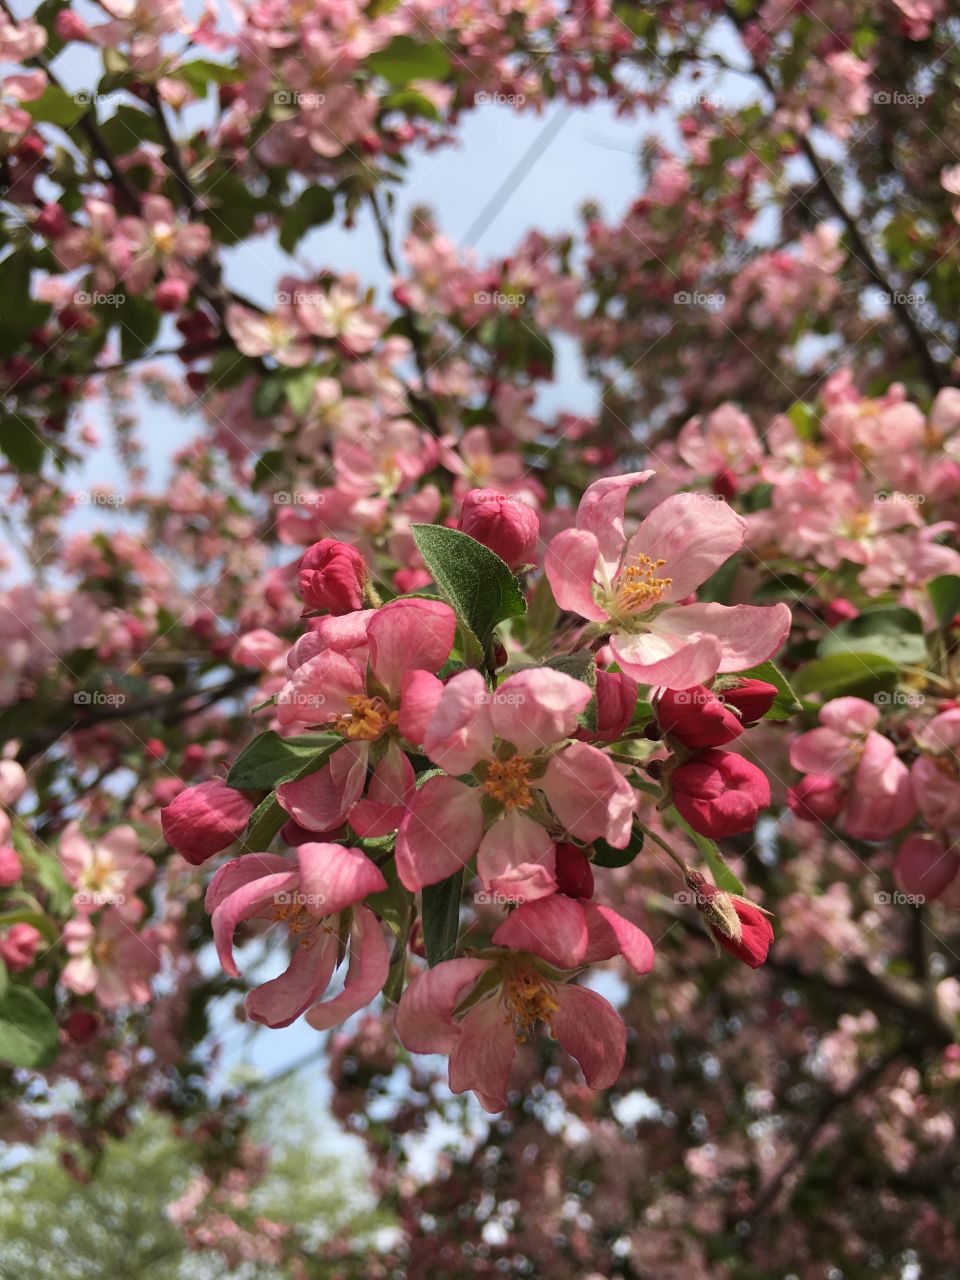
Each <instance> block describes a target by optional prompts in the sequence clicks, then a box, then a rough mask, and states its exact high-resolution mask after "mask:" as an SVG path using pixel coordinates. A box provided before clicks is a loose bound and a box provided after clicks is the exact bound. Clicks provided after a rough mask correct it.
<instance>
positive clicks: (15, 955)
mask: <svg viewBox="0 0 960 1280" xmlns="http://www.w3.org/2000/svg"><path fill="white" fill-rule="evenodd" d="M39 945H40V930H39V929H35V928H34V927H33V925H32V924H25V923H23V922H22V921H21V922H20V923H19V924H14V925H11V926H10V928H9V929H7V931H6V932H5V933H4V934H3V935H2V936H0V960H2V961H3V962H4V964H5V965H6V966H7V968H8V969H10V970H11V971H12V972H13V973H19V972H20V970H21V969H29V967H30V966H31V965H32V964H33V958H34V956H35V955H36V954H37V948H38V947H39Z"/></svg>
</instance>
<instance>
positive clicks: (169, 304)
mask: <svg viewBox="0 0 960 1280" xmlns="http://www.w3.org/2000/svg"><path fill="white" fill-rule="evenodd" d="M189 297H190V287H189V285H188V284H187V282H186V281H185V280H177V279H170V280H161V281H160V282H159V284H158V285H157V286H156V288H155V289H154V291H153V301H154V302H155V303H156V307H157V310H158V311H164V312H168V313H170V312H174V311H179V310H180V309H181V307H183V306H185V305H186V301H187V299H188V298H189Z"/></svg>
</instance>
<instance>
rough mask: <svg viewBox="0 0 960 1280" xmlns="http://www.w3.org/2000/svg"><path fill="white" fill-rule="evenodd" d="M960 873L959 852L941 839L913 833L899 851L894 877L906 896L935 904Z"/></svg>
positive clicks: (894, 866)
mask: <svg viewBox="0 0 960 1280" xmlns="http://www.w3.org/2000/svg"><path fill="white" fill-rule="evenodd" d="M958 870H960V852H958V850H957V849H956V847H954V846H951V847H950V848H949V849H948V848H947V847H946V846H945V844H944V842H943V840H941V839H940V837H939V836H934V835H927V834H921V833H920V832H914V833H913V834H912V835H909V836H907V838H906V839H905V840H904V842H903V844H902V845H901V846H900V848H899V849H898V850H897V860H896V862H895V863H894V865H893V878H894V880H896V882H897V884H898V885H899V886H900V888H901V889H902V890H903V892H904V893H915V894H917V895H919V896H920V897H921V898H923V900H924V901H926V902H933V901H935V899H937V898H939V897H940V895H941V894H942V893H945V892H946V890H947V889H948V888H949V887H950V885H951V884H953V881H954V880H955V879H956V876H957V871H958Z"/></svg>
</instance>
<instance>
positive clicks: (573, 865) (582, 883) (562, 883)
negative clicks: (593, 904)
mask: <svg viewBox="0 0 960 1280" xmlns="http://www.w3.org/2000/svg"><path fill="white" fill-rule="evenodd" d="M554 874H555V875H556V878H557V889H558V891H559V892H560V893H565V894H566V895H567V897H568V898H592V897H593V868H592V867H591V866H590V861H589V859H588V858H587V855H586V852H585V851H584V850H583V849H581V848H580V847H579V845H575V844H567V843H563V844H558V845H557V862H556V870H555V872H554Z"/></svg>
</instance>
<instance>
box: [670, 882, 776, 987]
mask: <svg viewBox="0 0 960 1280" xmlns="http://www.w3.org/2000/svg"><path fill="white" fill-rule="evenodd" d="M687 884H688V885H689V886H690V888H691V889H692V890H693V891H694V893H695V894H696V902H697V910H698V911H699V912H700V914H701V915H702V916H703V918H704V920H705V921H706V923H707V925H708V927H709V929H710V932H711V933H712V934H713V936H714V937H715V938H716V940H717V942H718V943H719V944H720V946H721V947H723V949H724V951H728V952H729V953H730V955H732V956H736V957H737V959H738V960H742V961H743V963H744V964H748V965H749V966H750V968H751V969H759V968H760V966H761V965H762V964H763V963H764V961H765V960H766V958H767V952H768V951H769V950H770V944H771V942H773V927H772V925H771V924H770V921H769V920H768V919H767V916H766V915H765V913H764V912H762V911H761V910H760V908H759V907H755V906H754V905H753V904H752V903H750V902H745V901H744V900H743V899H742V898H737V897H735V896H734V895H732V894H729V893H724V891H723V890H722V889H719V888H718V887H717V886H716V885H715V884H711V883H710V881H709V880H707V879H706V878H705V877H704V876H702V875H700V874H699V872H693V873H692V874H691V875H688V876H687Z"/></svg>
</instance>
